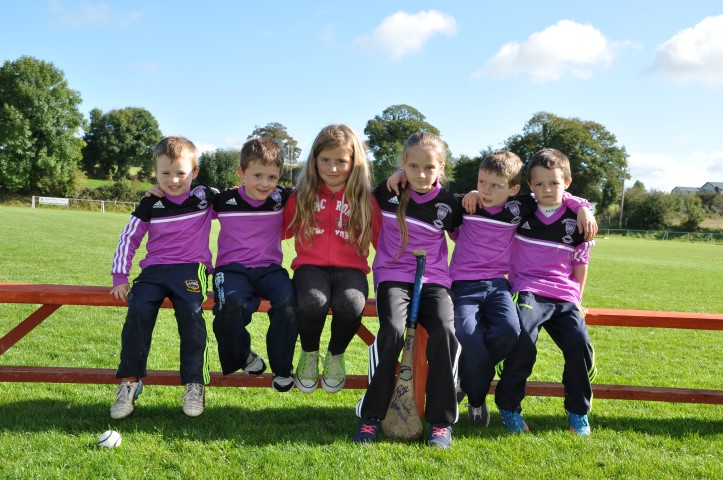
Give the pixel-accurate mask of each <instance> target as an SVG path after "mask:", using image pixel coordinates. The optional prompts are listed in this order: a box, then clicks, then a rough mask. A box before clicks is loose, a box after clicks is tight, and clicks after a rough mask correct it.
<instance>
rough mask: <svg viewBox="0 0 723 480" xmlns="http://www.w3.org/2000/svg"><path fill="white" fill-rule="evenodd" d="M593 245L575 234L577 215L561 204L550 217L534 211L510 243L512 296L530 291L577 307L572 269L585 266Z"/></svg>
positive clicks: (577, 300) (575, 284) (575, 285)
mask: <svg viewBox="0 0 723 480" xmlns="http://www.w3.org/2000/svg"><path fill="white" fill-rule="evenodd" d="M594 244H595V242H594V241H590V242H586V241H585V239H584V237H583V236H582V234H581V233H579V232H578V229H577V215H576V214H575V213H574V212H573V211H572V210H571V209H569V208H567V207H565V206H564V205H563V206H562V207H560V209H559V210H558V211H557V212H555V213H554V214H552V215H551V216H550V217H546V216H545V215H544V214H542V213H541V212H539V211H536V212H535V213H534V214H533V215H532V216H530V218H528V219H527V220H525V221H524V222H522V224H521V225H520V226H519V227H518V228H517V233H516V234H515V238H514V241H513V243H512V257H511V262H510V275H509V280H510V284H511V285H512V293H515V292H531V293H534V294H536V295H540V296H542V297H547V298H555V299H558V300H564V301H568V302H573V303H576V304H579V303H580V284H579V283H578V281H577V280H576V279H575V277H574V276H573V267H575V266H577V265H585V264H587V263H588V260H589V256H590V248H591V247H592V246H593V245H594Z"/></svg>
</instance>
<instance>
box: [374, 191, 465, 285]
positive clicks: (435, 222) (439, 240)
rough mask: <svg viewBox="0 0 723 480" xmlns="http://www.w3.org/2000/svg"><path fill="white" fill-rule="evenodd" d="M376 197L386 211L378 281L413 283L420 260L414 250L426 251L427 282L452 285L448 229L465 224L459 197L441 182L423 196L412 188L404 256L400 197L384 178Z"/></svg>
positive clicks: (376, 270)
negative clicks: (398, 215)
mask: <svg viewBox="0 0 723 480" xmlns="http://www.w3.org/2000/svg"><path fill="white" fill-rule="evenodd" d="M374 197H375V198H376V199H377V202H378V203H379V208H380V209H381V212H382V226H381V229H380V232H379V241H378V245H377V253H376V256H375V257H374V263H373V265H372V269H373V270H374V284H375V285H378V284H379V283H380V282H388V281H396V282H408V283H413V282H414V273H415V268H416V261H415V259H414V255H413V254H412V252H413V251H414V250H425V251H426V252H427V266H426V269H425V273H424V283H435V284H438V285H442V286H444V287H446V288H449V287H450V285H451V280H450V278H449V267H448V266H447V261H448V258H449V257H448V250H447V238H446V236H445V234H444V232H445V230H446V231H448V232H451V231H453V230H454V229H456V228H457V227H458V226H459V225H460V224H461V223H462V206H461V205H460V203H459V200H457V199H456V198H455V197H454V195H452V194H451V193H449V192H448V191H447V190H445V189H443V188H442V187H441V185H440V184H439V182H437V184H436V185H435V186H434V188H433V189H432V191H430V192H428V193H425V194H423V195H422V194H418V193H417V192H415V191H414V190H412V191H411V198H410V200H409V204H408V205H407V212H406V224H407V229H408V232H409V241H408V243H407V246H406V248H405V249H404V251H403V252H402V253H401V255H400V254H399V252H398V250H399V248H400V246H401V235H400V231H399V226H398V225H397V217H396V212H397V207H398V206H399V196H397V195H395V194H394V192H389V191H388V190H387V188H386V181H384V182H382V183H381V184H379V185H378V186H377V187H376V188H375V189H374Z"/></svg>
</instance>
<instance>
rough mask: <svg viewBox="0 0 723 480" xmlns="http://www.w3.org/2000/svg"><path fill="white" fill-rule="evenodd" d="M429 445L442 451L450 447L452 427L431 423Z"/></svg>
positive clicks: (445, 424)
mask: <svg viewBox="0 0 723 480" xmlns="http://www.w3.org/2000/svg"><path fill="white" fill-rule="evenodd" d="M429 444H430V445H431V446H434V447H437V448H439V449H442V450H447V449H448V448H449V447H451V446H452V425H450V424H449V423H433V424H431V425H430V426H429Z"/></svg>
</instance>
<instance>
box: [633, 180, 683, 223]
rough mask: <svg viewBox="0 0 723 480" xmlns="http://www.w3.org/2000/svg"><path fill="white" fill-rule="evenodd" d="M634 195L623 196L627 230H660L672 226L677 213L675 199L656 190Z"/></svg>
mask: <svg viewBox="0 0 723 480" xmlns="http://www.w3.org/2000/svg"><path fill="white" fill-rule="evenodd" d="M631 190H633V189H631ZM634 193H635V194H633V195H630V194H629V191H628V192H626V195H625V198H626V202H625V214H624V215H625V222H626V226H627V227H628V228H638V229H643V230H660V229H665V228H668V227H669V226H670V225H671V224H672V222H673V219H674V218H675V215H676V213H677V211H678V208H677V204H676V198H675V197H673V196H672V195H670V194H667V193H664V192H660V191H657V190H651V191H650V192H648V193H645V192H642V193H640V192H634ZM629 197H632V198H631V199H629Z"/></svg>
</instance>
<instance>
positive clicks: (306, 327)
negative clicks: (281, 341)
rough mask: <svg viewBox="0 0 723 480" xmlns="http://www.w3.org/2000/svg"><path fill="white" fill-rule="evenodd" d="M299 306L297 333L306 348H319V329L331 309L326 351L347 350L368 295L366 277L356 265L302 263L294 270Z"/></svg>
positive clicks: (342, 351)
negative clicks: (325, 265) (340, 266)
mask: <svg viewBox="0 0 723 480" xmlns="http://www.w3.org/2000/svg"><path fill="white" fill-rule="evenodd" d="M293 281H294V287H295V288H296V298H297V301H298V308H297V311H296V314H297V318H298V321H299V337H300V339H301V348H302V349H303V350H304V351H305V352H316V351H318V350H319V343H320V338H321V332H322V330H324V323H325V322H326V317H327V315H328V311H329V307H331V309H332V310H333V312H334V313H333V315H332V320H331V339H330V340H329V353H331V354H332V355H339V354H340V353H344V351H346V347H347V346H349V342H351V340H352V339H353V338H354V335H355V334H356V331H357V330H358V329H359V325H361V317H362V312H363V310H364V305H365V304H366V300H367V297H368V296H369V284H368V282H367V277H366V275H365V274H364V272H362V271H361V270H358V269H356V268H337V267H317V266H314V265H302V266H301V267H299V268H297V269H296V271H295V272H294V278H293Z"/></svg>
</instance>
